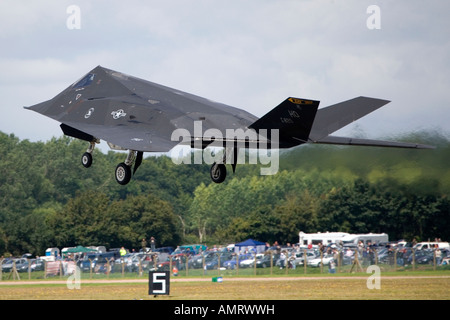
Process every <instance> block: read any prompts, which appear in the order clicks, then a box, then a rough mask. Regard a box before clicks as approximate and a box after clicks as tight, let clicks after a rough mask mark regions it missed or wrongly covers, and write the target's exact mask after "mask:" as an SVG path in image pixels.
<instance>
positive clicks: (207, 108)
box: [25, 66, 432, 185]
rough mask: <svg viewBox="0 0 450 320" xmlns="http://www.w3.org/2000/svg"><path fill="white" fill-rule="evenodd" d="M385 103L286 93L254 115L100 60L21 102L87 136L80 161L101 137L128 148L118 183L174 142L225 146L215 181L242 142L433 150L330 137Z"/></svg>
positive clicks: (221, 178) (272, 145)
mask: <svg viewBox="0 0 450 320" xmlns="http://www.w3.org/2000/svg"><path fill="white" fill-rule="evenodd" d="M387 103H389V101H386V100H382V99H374V98H368V97H357V98H354V99H351V100H348V101H344V102H341V103H338V104H335V105H332V106H329V107H326V108H322V109H318V107H319V101H315V100H309V99H299V98H294V97H290V98H287V99H286V100H285V101H283V102H282V103H281V104H280V105H278V106H277V107H275V108H274V109H273V110H271V111H270V112H269V113H267V114H266V115H264V116H263V117H262V118H260V119H258V118H257V117H256V116H254V115H252V114H250V113H248V112H246V111H244V110H241V109H238V108H235V107H231V106H228V105H225V104H222V103H218V102H214V101H211V100H208V99H205V98H202V97H199V96H195V95H192V94H189V93H186V92H183V91H180V90H176V89H172V88H169V87H166V86H162V85H159V84H156V83H152V82H150V81H146V80H142V79H139V78H136V77H132V76H129V75H126V74H124V73H121V72H117V71H113V70H110V69H106V68H103V67H101V66H98V67H96V68H94V69H93V70H92V71H90V72H89V73H88V74H86V75H85V76H83V77H82V78H81V79H80V80H78V81H76V82H75V83H74V84H72V85H71V86H69V87H68V88H67V89H65V90H64V91H62V92H61V93H60V94H58V95H57V96H56V97H54V98H53V99H51V100H48V101H45V102H42V103H39V104H36V105H34V106H31V107H25V108H26V109H30V110H33V111H36V112H38V113H40V114H43V115H45V116H47V117H50V118H52V119H55V120H57V121H59V122H60V123H61V125H60V126H61V129H62V131H63V132H64V134H65V135H68V136H71V137H74V138H78V139H81V140H84V141H87V142H88V143H89V147H88V149H87V151H86V152H85V153H84V154H83V155H82V158H81V162H82V164H83V166H85V167H90V166H91V164H92V161H93V159H92V152H93V150H94V147H95V144H96V143H99V142H100V140H104V141H106V142H107V143H108V145H109V146H110V147H111V148H112V149H115V150H128V156H127V158H126V160H125V161H124V162H122V163H120V164H119V165H118V166H117V167H116V170H115V177H116V180H117V182H118V183H120V184H122V185H125V184H127V183H128V182H129V181H130V179H131V177H132V175H133V173H134V172H135V171H136V169H137V168H138V167H139V165H140V164H141V162H142V158H143V153H144V152H168V151H170V150H171V149H172V148H173V147H175V146H176V145H179V144H185V145H190V146H191V147H192V148H197V149H204V148H206V147H208V146H219V147H224V148H226V149H227V150H228V151H230V150H231V152H225V153H224V156H223V158H222V160H221V161H220V160H218V161H216V162H214V163H213V164H212V166H211V171H210V175H211V179H212V180H213V181H214V182H216V183H220V182H223V181H224V180H225V177H226V166H225V164H226V163H231V165H232V169H233V172H234V170H235V167H236V163H237V154H238V149H243V148H244V149H245V148H250V149H260V148H261V149H262V148H265V149H269V148H277V149H283V148H291V147H294V146H297V145H300V144H304V143H322V144H338V145H363V146H381V147H398V148H432V147H430V146H427V145H420V144H414V143H404V142H391V141H379V140H368V139H352V138H344V137H336V136H332V135H330V134H331V133H333V132H335V131H337V130H338V129H340V128H342V127H344V126H346V125H348V124H349V123H351V122H353V121H355V120H357V119H359V118H361V117H363V116H365V115H366V114H368V113H370V112H372V111H374V110H376V109H378V108H380V107H382V106H383V105H385V104H387ZM199 127H200V128H201V129H200V130H199ZM175 132H177V133H178V134H176V135H174V133H175ZM208 132H209V134H206V133H208ZM211 132H213V134H211ZM230 132H231V134H229V133H230ZM180 140H181V141H180ZM133 165H134V169H132V168H133Z"/></svg>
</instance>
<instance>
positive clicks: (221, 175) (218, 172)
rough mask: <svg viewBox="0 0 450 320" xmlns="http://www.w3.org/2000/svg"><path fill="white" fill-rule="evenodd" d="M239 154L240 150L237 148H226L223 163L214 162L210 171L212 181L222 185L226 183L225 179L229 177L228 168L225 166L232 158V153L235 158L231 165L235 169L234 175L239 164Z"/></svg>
mask: <svg viewBox="0 0 450 320" xmlns="http://www.w3.org/2000/svg"><path fill="white" fill-rule="evenodd" d="M238 152H239V149H238V148H237V147H235V148H226V149H225V152H224V155H223V160H222V163H216V162H214V163H213V165H212V166H211V169H210V171H209V173H210V175H211V180H212V181H213V182H215V183H222V182H224V181H225V178H226V177H227V168H226V166H225V164H226V162H227V159H229V158H230V156H231V153H232V156H233V161H232V163H231V167H232V168H233V173H234V172H235V171H236V164H237V154H238Z"/></svg>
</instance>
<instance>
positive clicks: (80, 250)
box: [66, 246, 97, 253]
mask: <svg viewBox="0 0 450 320" xmlns="http://www.w3.org/2000/svg"><path fill="white" fill-rule="evenodd" d="M79 252H97V250H93V249H88V248H86V247H83V246H77V247H75V248H70V249H67V251H66V253H79Z"/></svg>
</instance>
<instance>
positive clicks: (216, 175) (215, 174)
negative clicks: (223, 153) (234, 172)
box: [210, 163, 227, 183]
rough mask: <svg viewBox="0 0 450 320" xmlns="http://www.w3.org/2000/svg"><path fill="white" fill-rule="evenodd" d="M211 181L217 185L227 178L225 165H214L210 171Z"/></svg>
mask: <svg viewBox="0 0 450 320" xmlns="http://www.w3.org/2000/svg"><path fill="white" fill-rule="evenodd" d="M210 174H211V179H212V181H214V182H215V183H222V182H224V181H225V178H226V177H227V168H226V167H225V165H224V164H223V163H214V164H213V165H212V166H211V170H210Z"/></svg>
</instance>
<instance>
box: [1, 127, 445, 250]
mask: <svg viewBox="0 0 450 320" xmlns="http://www.w3.org/2000/svg"><path fill="white" fill-rule="evenodd" d="M395 139H402V140H404V141H417V142H424V143H428V144H434V145H436V146H437V149H435V150H403V149H384V148H369V147H332V146H314V145H313V146H301V147H299V148H294V149H292V150H288V151H282V152H281V153H280V171H279V172H278V173H277V174H276V175H272V176H261V175H259V167H258V165H250V164H247V165H238V167H237V170H236V174H232V173H231V172H230V173H229V177H228V178H227V180H226V181H225V182H224V183H222V184H214V183H212V182H211V181H210V177H209V166H208V165H184V164H181V165H176V164H174V163H173V162H172V161H171V159H170V158H169V157H167V156H158V157H155V156H149V157H147V158H146V159H144V161H143V163H142V166H141V167H140V168H139V170H138V171H137V172H136V175H135V176H134V177H133V180H132V181H131V182H130V183H129V184H128V185H127V186H120V185H118V184H117V183H116V181H115V179H114V174H113V173H114V168H115V166H116V165H117V163H119V162H122V161H123V158H124V154H123V153H115V152H112V151H110V152H108V153H107V154H104V153H102V152H100V151H98V150H96V151H95V154H94V164H93V166H92V167H91V168H89V169H85V168H84V167H83V166H82V165H81V163H80V157H81V155H82V154H83V152H84V151H85V150H86V148H87V145H86V143H84V142H81V141H78V140H74V139H70V138H68V137H64V136H63V137H60V138H53V139H51V140H50V141H47V142H30V141H28V140H19V139H18V138H17V137H15V136H14V135H7V134H3V133H0V152H1V153H0V154H1V161H0V169H1V171H0V172H1V173H2V174H1V175H0V255H5V254H8V253H11V254H14V255H17V254H21V253H25V252H30V253H32V254H36V255H42V254H44V251H45V249H46V248H48V247H60V248H62V247H69V246H76V245H104V246H106V247H108V248H113V247H121V246H125V247H127V248H130V249H131V248H136V249H139V248H140V244H141V241H142V239H143V238H146V239H149V238H150V237H152V236H153V237H155V238H156V240H157V246H169V245H170V246H176V245H179V244H182V243H196V242H201V243H205V244H219V243H220V244H224V243H231V242H236V241H241V240H244V239H246V238H249V237H251V238H255V239H257V240H260V241H268V242H274V241H278V242H279V243H286V242H292V243H295V242H298V232H299V231H300V230H301V231H304V232H318V231H321V232H325V231H346V232H352V233H360V232H386V233H388V234H389V237H390V239H401V238H405V239H407V240H411V239H412V238H416V239H417V240H426V239H428V238H432V239H434V238H435V237H438V238H442V239H447V240H448V239H450V219H449V217H450V199H449V195H450V166H449V165H448V159H450V141H449V139H448V138H446V137H445V136H442V135H440V134H439V133H434V132H433V133H430V132H421V133H415V134H410V135H405V136H402V137H395ZM146 155H148V154H146ZM230 171H231V170H230Z"/></svg>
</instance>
